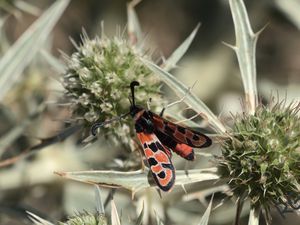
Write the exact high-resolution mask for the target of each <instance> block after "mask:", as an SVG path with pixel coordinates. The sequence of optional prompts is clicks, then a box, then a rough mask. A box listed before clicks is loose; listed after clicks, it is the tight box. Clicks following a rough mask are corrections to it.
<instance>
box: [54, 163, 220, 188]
mask: <svg viewBox="0 0 300 225" xmlns="http://www.w3.org/2000/svg"><path fill="white" fill-rule="evenodd" d="M216 172H217V169H216V168H209V169H195V170H188V171H187V172H186V171H185V170H177V171H176V182H175V185H180V186H181V185H185V184H191V183H195V182H200V181H207V180H217V179H219V176H218V175H217V174H216ZM56 173H57V174H58V175H60V176H62V177H65V178H68V179H72V180H77V181H80V182H85V183H90V184H97V185H103V186H110V187H115V188H117V187H123V188H126V189H128V190H131V191H133V192H137V191H139V190H142V189H145V188H147V187H150V186H151V185H150V184H149V180H148V171H146V170H144V171H142V170H138V171H133V172H120V171H78V172H56Z"/></svg>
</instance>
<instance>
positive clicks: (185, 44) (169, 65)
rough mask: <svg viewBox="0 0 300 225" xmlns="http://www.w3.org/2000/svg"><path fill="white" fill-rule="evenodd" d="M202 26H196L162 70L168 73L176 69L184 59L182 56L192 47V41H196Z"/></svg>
mask: <svg viewBox="0 0 300 225" xmlns="http://www.w3.org/2000/svg"><path fill="white" fill-rule="evenodd" d="M199 27H200V24H198V25H197V26H196V28H195V29H194V30H193V32H192V33H191V34H190V35H189V36H188V37H187V39H185V41H184V42H183V43H182V44H181V45H180V46H179V47H178V48H177V49H176V50H175V51H174V52H173V53H172V55H171V56H170V57H169V58H168V59H167V60H166V61H165V62H164V64H163V65H162V68H163V69H164V70H166V71H170V70H171V69H173V68H174V67H176V65H177V63H178V61H179V60H180V59H181V58H182V56H183V55H184V54H185V53H186V51H187V50H188V48H189V47H190V45H191V43H192V41H193V40H194V38H195V36H196V34H197V31H198V30H199Z"/></svg>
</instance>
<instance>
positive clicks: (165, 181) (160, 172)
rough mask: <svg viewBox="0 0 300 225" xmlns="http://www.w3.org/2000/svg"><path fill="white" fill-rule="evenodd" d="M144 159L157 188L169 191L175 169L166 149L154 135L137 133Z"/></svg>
mask: <svg viewBox="0 0 300 225" xmlns="http://www.w3.org/2000/svg"><path fill="white" fill-rule="evenodd" d="M137 137H138V139H139V140H140V142H141V144H142V146H143V150H144V154H145V157H146V158H147V161H148V163H149V166H150V170H151V173H152V176H153V178H154V180H155V182H156V184H157V186H158V187H159V188H160V189H161V190H163V191H169V190H171V188H172V187H173V185H174V183H175V169H174V166H173V164H172V161H171V157H170V155H169V154H170V153H169V154H168V151H169V150H168V149H167V148H166V147H164V146H163V145H162V144H161V142H160V141H159V139H158V138H157V137H156V135H155V134H154V133H150V134H146V133H144V132H139V133H137Z"/></svg>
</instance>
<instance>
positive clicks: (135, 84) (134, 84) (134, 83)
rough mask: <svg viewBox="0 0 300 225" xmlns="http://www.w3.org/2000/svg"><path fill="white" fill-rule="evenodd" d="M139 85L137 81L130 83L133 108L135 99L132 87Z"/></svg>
mask: <svg viewBox="0 0 300 225" xmlns="http://www.w3.org/2000/svg"><path fill="white" fill-rule="evenodd" d="M139 85H140V83H139V82H137V81H132V82H131V83H130V89H131V95H132V105H133V106H135V98H134V87H135V86H139Z"/></svg>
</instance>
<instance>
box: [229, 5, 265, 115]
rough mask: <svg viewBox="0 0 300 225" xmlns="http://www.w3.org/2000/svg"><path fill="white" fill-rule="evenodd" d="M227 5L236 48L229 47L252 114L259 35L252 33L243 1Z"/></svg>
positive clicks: (254, 98) (255, 98)
mask: <svg viewBox="0 0 300 225" xmlns="http://www.w3.org/2000/svg"><path fill="white" fill-rule="evenodd" d="M229 4H230V9H231V14H232V18H233V22H234V28H235V37H236V44H235V45H236V46H231V48H232V49H233V50H234V51H235V53H236V55H237V58H238V62H239V66H240V70H241V75H242V80H243V85H244V89H245V95H246V101H247V103H248V112H249V113H250V114H254V112H255V108H256V105H257V103H258V100H257V84H256V61H255V51H256V42H257V39H258V35H259V33H257V34H254V33H253V31H252V28H251V25H250V21H249V18H248V14H247V10H246V7H245V4H244V2H243V0H229Z"/></svg>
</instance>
